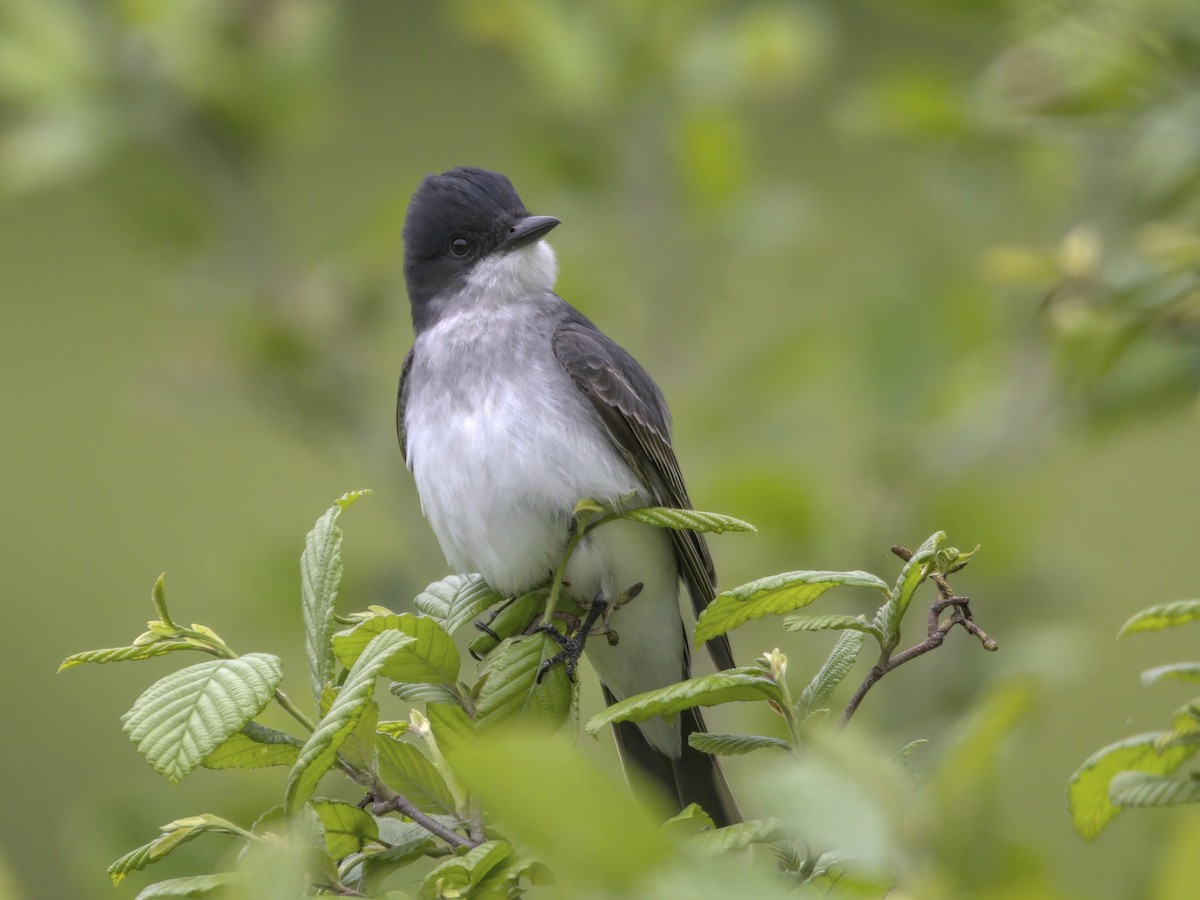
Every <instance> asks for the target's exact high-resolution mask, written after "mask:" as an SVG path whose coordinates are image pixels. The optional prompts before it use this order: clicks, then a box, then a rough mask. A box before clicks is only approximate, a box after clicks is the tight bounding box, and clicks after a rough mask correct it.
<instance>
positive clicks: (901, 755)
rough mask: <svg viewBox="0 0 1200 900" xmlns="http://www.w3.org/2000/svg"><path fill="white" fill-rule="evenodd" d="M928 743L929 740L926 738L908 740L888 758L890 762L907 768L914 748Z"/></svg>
mask: <svg viewBox="0 0 1200 900" xmlns="http://www.w3.org/2000/svg"><path fill="white" fill-rule="evenodd" d="M928 743H929V741H928V739H926V738H917V739H916V740H915V741H909V742H908V743H907V744H905V745H904V746H903V747H901V748H900V749H899V750H897V751H896V752H895V753H893V754H892V755H891V756H890V757H889V758H890V759H891V760H892V762H894V763H896V764H898V765H899V766H901V767H902V768H905V769H907V768H908V763H909V761H910V760H911V759H912V755H913V753H914V752H915V751H916V749H917V748H918V747H921V746H922V745H924V744H928Z"/></svg>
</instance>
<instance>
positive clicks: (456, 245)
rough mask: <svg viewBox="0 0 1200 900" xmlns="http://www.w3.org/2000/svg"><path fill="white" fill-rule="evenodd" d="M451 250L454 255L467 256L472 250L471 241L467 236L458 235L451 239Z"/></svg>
mask: <svg viewBox="0 0 1200 900" xmlns="http://www.w3.org/2000/svg"><path fill="white" fill-rule="evenodd" d="M450 252H451V253H452V254H453V255H454V256H466V255H467V254H468V253H470V252H471V242H470V241H468V240H467V239H466V238H465V237H456V238H454V239H453V240H452V241H450Z"/></svg>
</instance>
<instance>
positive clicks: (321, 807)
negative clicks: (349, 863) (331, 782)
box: [312, 800, 379, 860]
mask: <svg viewBox="0 0 1200 900" xmlns="http://www.w3.org/2000/svg"><path fill="white" fill-rule="evenodd" d="M312 807H313V810H314V811H315V812H316V814H317V818H319V819H320V820H321V825H322V827H323V828H324V829H325V849H326V850H328V851H329V855H330V856H331V857H332V858H333V859H335V860H339V859H343V858H344V857H347V856H349V855H350V854H351V853H357V852H358V851H359V850H362V849H363V847H364V845H366V844H368V843H371V842H373V841H378V840H379V826H378V825H377V824H376V823H375V818H374V817H373V816H372V815H371V814H370V813H368V812H365V811H364V810H361V809H359V808H358V807H357V806H351V805H350V804H349V803H344V802H343V801H341V800H314V801H313V803H312Z"/></svg>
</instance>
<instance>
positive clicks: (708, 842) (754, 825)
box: [684, 819, 787, 856]
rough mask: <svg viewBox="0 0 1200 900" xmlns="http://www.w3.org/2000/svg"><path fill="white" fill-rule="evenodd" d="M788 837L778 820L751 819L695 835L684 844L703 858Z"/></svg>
mask: <svg viewBox="0 0 1200 900" xmlns="http://www.w3.org/2000/svg"><path fill="white" fill-rule="evenodd" d="M786 836H787V835H786V833H785V831H784V829H783V825H782V823H781V822H780V821H779V820H778V819H751V820H750V821H748V822H739V823H738V824H737V825H728V826H726V827H725V828H717V829H714V830H712V831H702V832H700V833H699V834H694V835H692V836H691V837H690V838H688V839H687V840H686V841H685V842H684V846H686V847H687V848H688V849H689V850H692V851H694V852H696V853H699V854H701V855H702V856H719V855H720V854H722V853H729V852H730V851H732V850H744V849H746V848H747V847H749V846H750V845H751V844H767V843H770V842H771V841H778V840H780V839H782V838H784V837H786Z"/></svg>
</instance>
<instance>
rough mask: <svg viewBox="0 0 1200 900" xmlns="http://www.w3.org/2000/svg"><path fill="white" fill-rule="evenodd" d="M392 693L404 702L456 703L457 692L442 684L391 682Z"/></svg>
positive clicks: (457, 699)
mask: <svg viewBox="0 0 1200 900" xmlns="http://www.w3.org/2000/svg"><path fill="white" fill-rule="evenodd" d="M388 690H390V691H391V692H392V693H393V694H395V695H396V696H397V697H399V698H400V699H401V700H403V701H405V702H406V703H458V702H459V698H458V694H456V693H454V691H453V690H451V689H450V688H449V687H447V686H446V685H444V684H407V683H405V682H403V681H396V682H393V683H392V684H391V685H390V686H389V687H388Z"/></svg>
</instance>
